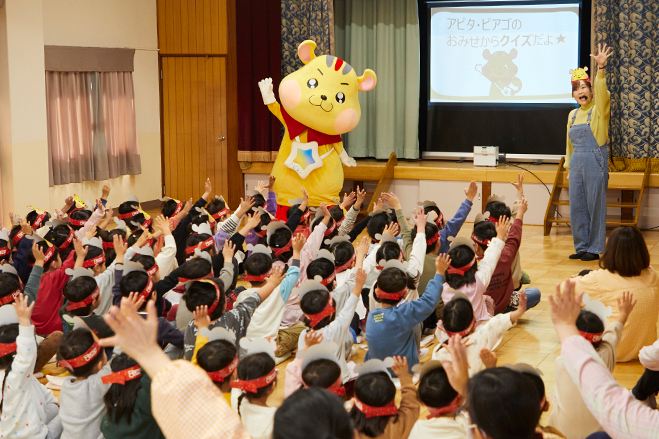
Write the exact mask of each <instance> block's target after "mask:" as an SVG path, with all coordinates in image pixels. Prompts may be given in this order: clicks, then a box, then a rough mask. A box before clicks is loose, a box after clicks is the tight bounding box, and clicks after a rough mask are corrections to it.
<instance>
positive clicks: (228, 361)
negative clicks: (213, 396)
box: [197, 340, 237, 387]
mask: <svg viewBox="0 0 659 439" xmlns="http://www.w3.org/2000/svg"><path fill="white" fill-rule="evenodd" d="M236 359H237V351H236V345H235V344H234V343H231V342H230V341H228V340H213V341H210V342H208V343H206V344H205V345H204V346H203V347H202V348H201V349H199V352H197V363H198V364H199V367H201V368H202V369H204V370H205V371H206V372H207V373H208V376H209V377H210V378H211V380H212V381H213V382H214V383H215V385H216V386H218V387H220V386H221V385H222V384H225V383H227V382H229V381H230V380H231V376H232V374H233V372H234V371H235V366H234V365H233V362H234V361H235V360H236Z"/></svg>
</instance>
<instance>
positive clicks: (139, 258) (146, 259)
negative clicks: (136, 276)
mask: <svg viewBox="0 0 659 439" xmlns="http://www.w3.org/2000/svg"><path fill="white" fill-rule="evenodd" d="M130 260H131V261H133V262H137V263H139V264H140V265H142V267H144V269H145V270H147V271H148V270H150V269H151V268H152V267H153V266H154V265H156V258H154V257H153V256H150V255H134V256H133V257H132V258H131V259H130Z"/></svg>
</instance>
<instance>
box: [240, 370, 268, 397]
mask: <svg viewBox="0 0 659 439" xmlns="http://www.w3.org/2000/svg"><path fill="white" fill-rule="evenodd" d="M276 377H277V369H272V372H270V373H269V374H267V375H266V376H262V377H261V378H257V379H255V380H241V379H237V380H236V381H232V382H231V388H232V389H241V390H244V391H245V392H249V393H256V392H258V390H259V389H260V388H262V387H265V386H269V385H270V384H271V383H272V382H273V381H274V380H275V378H276Z"/></svg>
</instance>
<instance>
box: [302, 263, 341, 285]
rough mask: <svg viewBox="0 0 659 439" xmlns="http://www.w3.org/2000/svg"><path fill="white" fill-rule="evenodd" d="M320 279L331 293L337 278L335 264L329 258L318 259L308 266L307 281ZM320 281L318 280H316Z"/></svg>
mask: <svg viewBox="0 0 659 439" xmlns="http://www.w3.org/2000/svg"><path fill="white" fill-rule="evenodd" d="M316 276H318V277H319V278H320V280H319V282H320V283H321V284H323V285H324V286H326V287H327V289H328V290H329V291H332V290H334V278H335V276H336V273H335V267H334V263H333V262H332V261H330V260H329V259H327V258H317V259H315V260H313V261H311V263H310V264H309V265H307V279H316ZM316 280H318V279H316Z"/></svg>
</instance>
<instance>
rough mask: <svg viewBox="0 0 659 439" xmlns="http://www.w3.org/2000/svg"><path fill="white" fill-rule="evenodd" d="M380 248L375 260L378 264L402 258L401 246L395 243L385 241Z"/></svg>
mask: <svg viewBox="0 0 659 439" xmlns="http://www.w3.org/2000/svg"><path fill="white" fill-rule="evenodd" d="M381 244H382V245H380V248H379V249H378V251H377V252H376V253H375V259H376V261H377V262H378V263H380V261H381V260H383V259H384V260H385V261H391V260H393V259H398V258H400V253H401V252H400V246H399V245H398V243H396V242H393V241H384V242H382V243H381Z"/></svg>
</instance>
